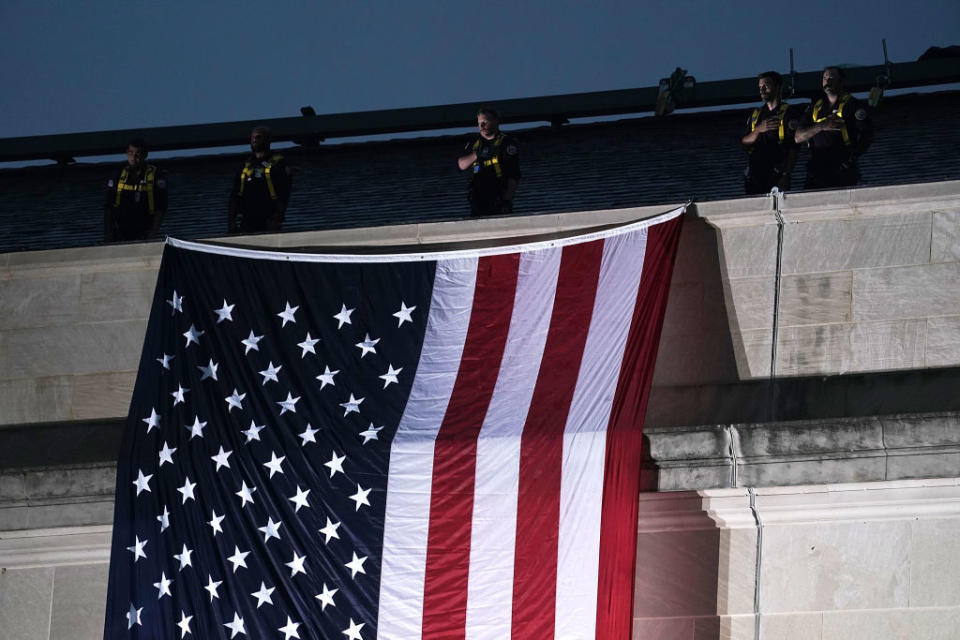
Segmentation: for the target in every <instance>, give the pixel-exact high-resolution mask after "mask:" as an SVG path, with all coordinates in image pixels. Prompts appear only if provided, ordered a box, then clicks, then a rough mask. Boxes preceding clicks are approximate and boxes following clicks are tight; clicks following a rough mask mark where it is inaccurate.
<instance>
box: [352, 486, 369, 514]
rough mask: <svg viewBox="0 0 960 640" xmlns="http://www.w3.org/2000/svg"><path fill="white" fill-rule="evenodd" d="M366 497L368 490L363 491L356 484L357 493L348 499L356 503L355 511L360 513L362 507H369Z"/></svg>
mask: <svg viewBox="0 0 960 640" xmlns="http://www.w3.org/2000/svg"><path fill="white" fill-rule="evenodd" d="M368 495H370V489H364V488H363V487H361V486H360V485H359V484H358V485H357V492H356V493H355V494H353V495H352V496H350V499H351V500H353V501H354V502H356V503H357V508H356V511H360V507H361V506H362V505H366V506H368V507H369V506H370V501H369V500H367V496H368Z"/></svg>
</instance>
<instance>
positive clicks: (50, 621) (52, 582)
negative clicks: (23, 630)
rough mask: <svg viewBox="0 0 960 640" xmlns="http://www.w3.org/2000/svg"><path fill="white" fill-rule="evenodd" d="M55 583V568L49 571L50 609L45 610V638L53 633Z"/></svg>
mask: <svg viewBox="0 0 960 640" xmlns="http://www.w3.org/2000/svg"><path fill="white" fill-rule="evenodd" d="M56 584H57V568H56V567H53V570H52V571H51V572H50V610H49V611H48V612H47V638H49V637H50V635H51V634H52V633H53V596H54V588H55V587H56Z"/></svg>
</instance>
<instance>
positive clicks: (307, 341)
mask: <svg viewBox="0 0 960 640" xmlns="http://www.w3.org/2000/svg"><path fill="white" fill-rule="evenodd" d="M318 342H320V339H319V338H311V337H310V332H309V331H307V337H306V338H304V339H303V342H298V343H297V346H298V347H300V348H301V349H303V353H301V354H300V358H305V357H306V355H307V354H308V353H312V354H313V355H317V351H316V349H315V348H314V345H315V344H317V343H318Z"/></svg>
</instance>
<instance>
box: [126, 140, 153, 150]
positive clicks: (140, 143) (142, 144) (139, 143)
mask: <svg viewBox="0 0 960 640" xmlns="http://www.w3.org/2000/svg"><path fill="white" fill-rule="evenodd" d="M130 147H135V148H137V149H141V150H143V151H150V149H149V148H147V141H146V140H144V139H143V138H134V139H132V140H131V141H130V142H128V143H127V148H128V149H129V148H130Z"/></svg>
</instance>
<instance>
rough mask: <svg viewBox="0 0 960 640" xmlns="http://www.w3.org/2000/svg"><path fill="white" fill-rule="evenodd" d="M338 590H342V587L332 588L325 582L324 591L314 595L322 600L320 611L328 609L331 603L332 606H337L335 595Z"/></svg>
mask: <svg viewBox="0 0 960 640" xmlns="http://www.w3.org/2000/svg"><path fill="white" fill-rule="evenodd" d="M337 591H340V589H330V588H328V587H327V583H326V582H324V583H323V591H322V592H321V593H318V594H317V595H316V596H314V597H315V598H316V599H317V600H319V601H320V611H323V610H324V609H326V608H327V605H330V606H331V607H335V606H337V605H336V603H335V602H334V601H333V596H334V595H335V594H336V593H337Z"/></svg>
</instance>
